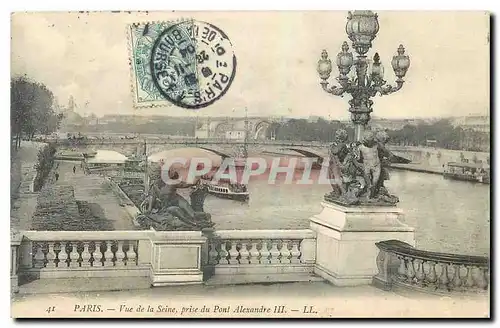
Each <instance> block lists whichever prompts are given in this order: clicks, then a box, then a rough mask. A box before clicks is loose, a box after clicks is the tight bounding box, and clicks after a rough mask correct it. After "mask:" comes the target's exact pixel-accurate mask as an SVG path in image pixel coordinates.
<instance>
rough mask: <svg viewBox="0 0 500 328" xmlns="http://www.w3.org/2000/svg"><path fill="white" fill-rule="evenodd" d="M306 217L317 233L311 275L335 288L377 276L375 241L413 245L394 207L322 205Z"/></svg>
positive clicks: (411, 235) (410, 231)
mask: <svg viewBox="0 0 500 328" xmlns="http://www.w3.org/2000/svg"><path fill="white" fill-rule="evenodd" d="M321 205H322V206H323V211H322V212H321V213H319V214H317V215H315V216H313V217H311V218H310V220H311V222H310V225H311V229H312V230H314V231H315V232H316V234H317V243H316V264H315V267H314V273H315V274H317V275H319V276H321V277H323V278H324V279H326V280H328V281H330V282H331V283H333V284H334V285H337V286H356V285H364V284H370V283H371V282H372V278H373V276H374V275H376V274H377V271H378V270H377V262H376V259H377V254H378V248H377V247H376V246H375V243H376V242H379V241H382V240H391V239H396V240H401V241H404V242H406V243H408V244H410V245H412V246H415V233H414V229H413V228H411V227H409V226H407V225H405V224H403V223H402V222H401V221H400V219H401V218H402V216H403V211H402V210H401V209H399V208H397V207H395V206H352V207H346V206H342V205H337V204H333V203H327V202H322V203H321Z"/></svg>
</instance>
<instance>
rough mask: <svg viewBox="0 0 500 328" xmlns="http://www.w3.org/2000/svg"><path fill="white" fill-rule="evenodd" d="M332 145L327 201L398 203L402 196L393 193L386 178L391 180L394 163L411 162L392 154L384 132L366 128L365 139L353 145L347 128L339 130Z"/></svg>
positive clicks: (343, 202) (341, 202) (348, 203)
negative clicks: (390, 172) (348, 140)
mask: <svg viewBox="0 0 500 328" xmlns="http://www.w3.org/2000/svg"><path fill="white" fill-rule="evenodd" d="M335 135H336V138H335V141H334V142H333V143H332V145H331V146H330V152H329V153H330V163H329V165H330V166H329V170H328V172H329V176H330V179H331V184H332V189H333V190H332V192H330V193H329V194H327V195H325V200H326V201H330V202H334V203H339V204H343V205H394V204H396V203H397V202H398V201H399V199H398V198H397V197H396V196H394V195H391V194H390V193H389V192H388V191H387V189H386V187H385V186H384V181H386V180H389V170H388V168H389V166H390V164H391V163H409V162H410V161H409V160H407V159H405V158H402V157H399V156H396V155H394V154H393V153H391V152H390V151H389V150H388V149H387V148H386V144H387V142H388V140H389V135H388V134H387V133H386V132H384V131H378V132H376V133H375V132H373V131H370V130H367V131H365V133H364V134H363V138H362V140H361V142H356V143H352V144H349V143H348V142H347V133H346V132H345V130H338V131H337V133H336V134H335Z"/></svg>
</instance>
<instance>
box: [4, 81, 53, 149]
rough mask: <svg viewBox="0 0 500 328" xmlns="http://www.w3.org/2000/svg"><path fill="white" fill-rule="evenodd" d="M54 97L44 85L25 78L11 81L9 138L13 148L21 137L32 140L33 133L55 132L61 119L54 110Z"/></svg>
mask: <svg viewBox="0 0 500 328" xmlns="http://www.w3.org/2000/svg"><path fill="white" fill-rule="evenodd" d="M53 106H54V95H53V94H52V91H50V90H49V89H48V88H47V87H46V86H45V85H44V84H42V83H38V82H34V81H31V80H29V79H28V78H27V77H26V76H22V77H16V78H13V79H11V106H10V110H11V136H12V138H13V139H15V141H16V143H15V148H16V149H17V148H18V147H19V146H20V143H21V138H22V136H25V137H26V138H28V139H32V138H33V137H34V135H35V133H42V134H48V133H51V132H54V131H56V130H57V129H58V128H59V124H60V122H61V119H62V115H61V114H59V115H57V114H56V113H55V112H54V110H53Z"/></svg>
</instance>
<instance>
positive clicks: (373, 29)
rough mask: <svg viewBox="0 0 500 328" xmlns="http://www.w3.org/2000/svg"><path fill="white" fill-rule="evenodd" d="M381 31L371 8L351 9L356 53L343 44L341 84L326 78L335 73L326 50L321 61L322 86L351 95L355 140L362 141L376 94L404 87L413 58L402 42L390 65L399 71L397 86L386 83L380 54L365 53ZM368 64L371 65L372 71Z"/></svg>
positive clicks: (349, 30) (339, 59) (337, 93)
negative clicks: (406, 52)
mask: <svg viewBox="0 0 500 328" xmlns="http://www.w3.org/2000/svg"><path fill="white" fill-rule="evenodd" d="M378 31H379V23H378V16H377V14H375V13H373V12H371V11H354V12H353V13H351V12H349V16H348V18H347V25H346V32H347V35H348V37H349V39H350V40H351V41H352V47H353V49H354V51H355V52H356V58H354V56H353V54H352V52H350V51H349V45H348V43H347V42H344V43H343V44H342V48H341V51H340V52H339V53H338V55H337V58H336V59H337V60H336V64H337V67H338V71H339V75H338V77H337V81H338V84H339V85H338V86H329V82H328V81H327V80H328V79H329V78H330V74H331V72H332V63H331V60H330V59H329V58H328V52H327V51H326V50H323V51H322V53H321V58H320V60H319V61H318V68H317V70H318V73H319V76H320V78H321V82H320V84H321V86H322V88H323V90H325V91H326V92H327V93H330V94H333V95H335V96H343V95H344V94H346V93H347V94H350V95H351V96H352V99H351V100H350V101H349V105H350V108H349V112H351V120H352V122H353V123H354V126H355V139H356V141H360V140H361V138H362V135H363V131H364V128H365V126H366V125H367V124H368V122H369V121H370V113H371V112H372V105H373V101H372V100H371V99H370V98H372V97H374V96H375V95H377V94H379V95H381V96H384V95H388V94H391V93H394V92H396V91H398V90H400V89H401V88H402V87H403V83H404V79H403V78H404V76H405V75H406V72H407V71H408V68H409V67H410V58H409V57H408V55H406V54H405V48H404V47H403V45H400V46H399V48H398V49H397V54H396V55H395V56H394V57H393V58H392V61H391V64H392V68H393V70H394V73H395V74H396V77H397V80H396V86H392V85H387V82H386V81H385V80H384V66H383V65H382V63H381V62H380V56H379V54H378V53H375V55H374V56H373V61H370V60H368V59H367V56H366V53H367V52H368V51H369V50H370V48H371V47H372V41H373V40H374V39H375V37H376V36H377V33H378ZM370 63H371V65H370ZM369 66H371V68H370V71H369ZM353 67H354V69H355V75H354V77H349V76H348V75H349V73H350V72H351V69H352V68H353Z"/></svg>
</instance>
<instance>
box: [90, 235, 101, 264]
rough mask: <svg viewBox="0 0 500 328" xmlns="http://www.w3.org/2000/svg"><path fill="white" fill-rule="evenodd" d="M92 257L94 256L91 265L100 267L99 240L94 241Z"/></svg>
mask: <svg viewBox="0 0 500 328" xmlns="http://www.w3.org/2000/svg"><path fill="white" fill-rule="evenodd" d="M92 257H93V258H94V262H93V263H92V266H95V267H101V266H102V252H101V242H100V241H96V242H95V250H94V252H93V253H92Z"/></svg>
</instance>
